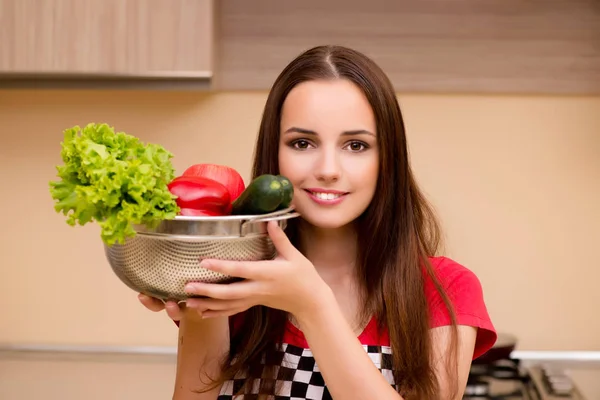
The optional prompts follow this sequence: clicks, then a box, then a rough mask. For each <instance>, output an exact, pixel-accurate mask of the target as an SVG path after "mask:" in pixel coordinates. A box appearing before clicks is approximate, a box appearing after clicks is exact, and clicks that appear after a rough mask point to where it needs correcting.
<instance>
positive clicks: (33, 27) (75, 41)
mask: <svg viewBox="0 0 600 400" xmlns="http://www.w3.org/2000/svg"><path fill="white" fill-rule="evenodd" d="M213 20H214V16H213V0H0V74H9V75H10V74H13V75H20V74H25V75H32V76H42V77H43V76H45V75H58V76H67V77H68V76H77V75H89V76H133V77H136V76H137V77H154V78H170V77H175V78H191V79H195V78H209V77H211V76H212V71H213V56H212V53H213Z"/></svg>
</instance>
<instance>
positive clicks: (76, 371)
mask: <svg viewBox="0 0 600 400" xmlns="http://www.w3.org/2000/svg"><path fill="white" fill-rule="evenodd" d="M175 363H176V356H175V355H173V354H164V355H159V354H152V355H150V354H120V353H114V354H111V353H87V354H86V353H69V352H51V351H43V352H39V351H3V350H0V399H2V400H30V399H41V398H43V399H45V400H81V399H86V400H105V399H111V400H120V399H123V400H138V399H139V400H142V399H143V400H165V399H170V398H171V396H172V392H173V383H174V380H175ZM552 364H553V365H559V366H560V367H562V368H564V369H565V370H566V371H567V373H568V374H569V375H570V376H571V377H572V379H573V380H574V382H575V384H576V385H577V386H578V387H579V389H580V390H581V391H582V393H583V394H584V395H585V396H586V398H587V400H600V365H599V363H597V362H577V363H574V362H552Z"/></svg>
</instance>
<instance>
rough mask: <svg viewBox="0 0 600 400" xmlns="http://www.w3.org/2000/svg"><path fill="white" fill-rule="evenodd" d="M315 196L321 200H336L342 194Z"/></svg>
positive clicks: (316, 194)
mask: <svg viewBox="0 0 600 400" xmlns="http://www.w3.org/2000/svg"><path fill="white" fill-rule="evenodd" d="M313 194H314V195H315V196H316V197H318V198H319V199H321V200H334V199H337V198H338V197H340V196H341V194H336V193H313Z"/></svg>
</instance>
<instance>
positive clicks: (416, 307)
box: [217, 46, 457, 399]
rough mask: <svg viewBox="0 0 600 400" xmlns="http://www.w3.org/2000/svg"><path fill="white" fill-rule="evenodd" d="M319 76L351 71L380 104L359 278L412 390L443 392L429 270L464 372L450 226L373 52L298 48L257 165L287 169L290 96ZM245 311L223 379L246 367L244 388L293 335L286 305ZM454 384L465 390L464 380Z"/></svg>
mask: <svg viewBox="0 0 600 400" xmlns="http://www.w3.org/2000/svg"><path fill="white" fill-rule="evenodd" d="M317 79H348V80H350V81H351V82H353V83H354V84H356V85H357V86H358V87H359V88H361V89H362V91H363V92H364V94H365V96H366V98H367V99H368V101H369V103H370V105H371V107H372V109H373V112H374V114H375V120H376V129H377V140H378V146H379V149H380V151H379V153H380V162H379V179H378V181H377V187H376V193H377V195H376V196H374V198H373V200H372V202H371V204H370V205H369V206H368V208H367V209H366V211H365V212H364V213H363V215H362V216H360V217H359V218H358V220H357V221H356V224H357V233H358V246H359V247H358V260H357V273H358V276H357V280H358V282H359V284H360V285H361V289H362V291H363V293H364V296H365V304H364V309H363V310H361V311H362V316H363V318H364V319H366V318H369V317H370V316H374V317H375V318H376V320H377V322H378V328H379V330H380V332H382V331H383V330H384V329H387V330H388V332H389V337H390V344H391V348H392V354H393V358H392V359H393V369H394V379H395V383H396V385H397V386H398V389H399V392H400V393H401V394H402V395H403V396H404V397H405V398H406V399H437V398H440V396H441V394H440V385H439V383H438V380H437V378H436V367H435V362H436V361H435V360H433V357H432V339H431V337H430V333H429V332H430V319H429V318H430V316H429V308H428V304H427V299H426V297H425V292H424V281H425V279H427V278H429V279H432V280H433V282H434V284H435V286H436V288H437V290H438V292H439V293H440V295H441V297H442V299H443V300H444V302H445V304H446V307H447V308H448V310H449V312H450V315H451V318H452V325H453V327H454V329H453V330H452V331H453V337H452V340H451V350H450V352H451V354H450V357H449V358H448V360H449V362H448V363H447V364H446V370H447V372H448V378H449V382H450V383H453V382H454V381H455V380H456V354H457V333H456V332H457V331H456V322H455V316H454V312H453V309H452V306H451V304H450V302H449V300H448V296H447V295H446V294H445V293H444V290H443V289H442V287H441V285H440V284H439V281H438V280H437V279H436V277H435V274H434V271H433V270H432V267H431V265H430V263H429V260H428V257H429V256H433V255H435V254H436V253H437V251H438V246H439V244H440V229H439V225H438V222H437V220H436V217H435V215H434V212H433V210H432V208H431V207H430V205H428V203H427V201H426V199H425V197H424V195H423V194H422V193H421V191H420V190H419V188H418V186H417V184H416V182H415V179H414V177H413V173H412V171H411V167H410V163H409V155H408V148H407V143H406V135H405V129H404V121H403V117H402V113H401V111H400V107H399V104H398V101H397V99H396V93H395V90H394V88H393V86H392V84H391V82H390V81H389V79H388V78H387V76H386V75H385V73H384V72H383V71H382V70H381V69H380V68H379V67H378V66H377V65H376V64H375V63H374V62H373V61H372V60H371V59H369V58H368V57H366V56H365V55H363V54H361V53H359V52H357V51H354V50H352V49H348V48H345V47H340V46H320V47H315V48H312V49H310V50H308V51H306V52H304V53H303V54H301V55H300V56H298V57H297V58H296V59H295V60H293V61H292V62H291V63H290V64H289V65H288V66H287V67H286V68H285V69H284V70H283V71H282V72H281V74H280V75H279V77H278V78H277V79H276V81H275V83H274V85H273V87H272V89H271V91H270V93H269V96H268V99H267V102H266V105H265V109H264V114H263V117H262V122H261V124H260V130H259V133H258V142H257V146H256V152H255V158H254V166H253V173H252V175H253V177H257V176H259V175H261V174H267V173H269V174H277V173H278V172H279V166H278V152H279V139H280V119H281V110H282V105H283V103H284V100H285V98H286V96H287V94H288V93H289V92H290V91H291V90H292V89H293V88H294V87H295V86H296V85H297V84H299V83H301V82H304V81H310V80H317ZM297 229H298V228H297V225H296V224H290V225H289V227H288V230H287V233H288V236H289V237H290V240H291V241H292V243H294V244H295V245H296V246H297V245H298V243H297ZM245 314H246V316H245V318H244V319H243V320H242V322H241V325H240V326H239V328H238V329H236V330H235V332H232V336H231V348H230V352H229V354H228V356H227V359H226V360H224V364H223V371H222V375H221V377H220V379H219V382H217V384H219V383H223V382H224V381H225V380H227V379H231V378H233V377H234V376H236V375H238V374H245V375H246V376H247V377H248V378H247V379H246V385H245V387H244V388H243V390H246V389H249V388H251V387H252V386H253V385H254V384H255V381H254V379H255V378H261V377H263V378H264V377H265V376H268V375H267V374H269V373H270V374H273V373H274V371H275V366H276V365H277V364H278V362H280V361H281V360H280V359H279V358H278V357H277V354H278V352H277V345H278V344H279V343H281V341H282V339H283V335H284V331H285V324H286V321H287V319H288V315H287V314H286V313H285V312H282V311H280V310H275V309H271V308H267V307H264V306H257V307H253V308H251V309H249V310H248V311H247V312H246V313H245ZM271 376H273V375H271ZM273 378H274V376H273ZM272 382H273V380H265V379H263V380H262V387H261V392H262V393H265V394H271V395H272V394H273V393H274V391H275V390H276V388H274V387H273V385H272ZM452 390H453V393H456V387H454V388H453V389H452ZM444 397H446V395H444ZM446 398H448V397H446Z"/></svg>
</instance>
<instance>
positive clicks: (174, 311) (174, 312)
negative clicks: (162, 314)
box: [165, 300, 183, 321]
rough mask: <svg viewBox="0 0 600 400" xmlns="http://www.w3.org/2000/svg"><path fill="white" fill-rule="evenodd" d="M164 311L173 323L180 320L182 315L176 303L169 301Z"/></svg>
mask: <svg viewBox="0 0 600 400" xmlns="http://www.w3.org/2000/svg"><path fill="white" fill-rule="evenodd" d="M165 310H167V315H168V316H169V318H171V319H172V320H173V321H179V320H181V317H182V314H183V313H182V311H181V308H180V307H179V304H177V302H175V301H171V300H170V301H167V304H165Z"/></svg>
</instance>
